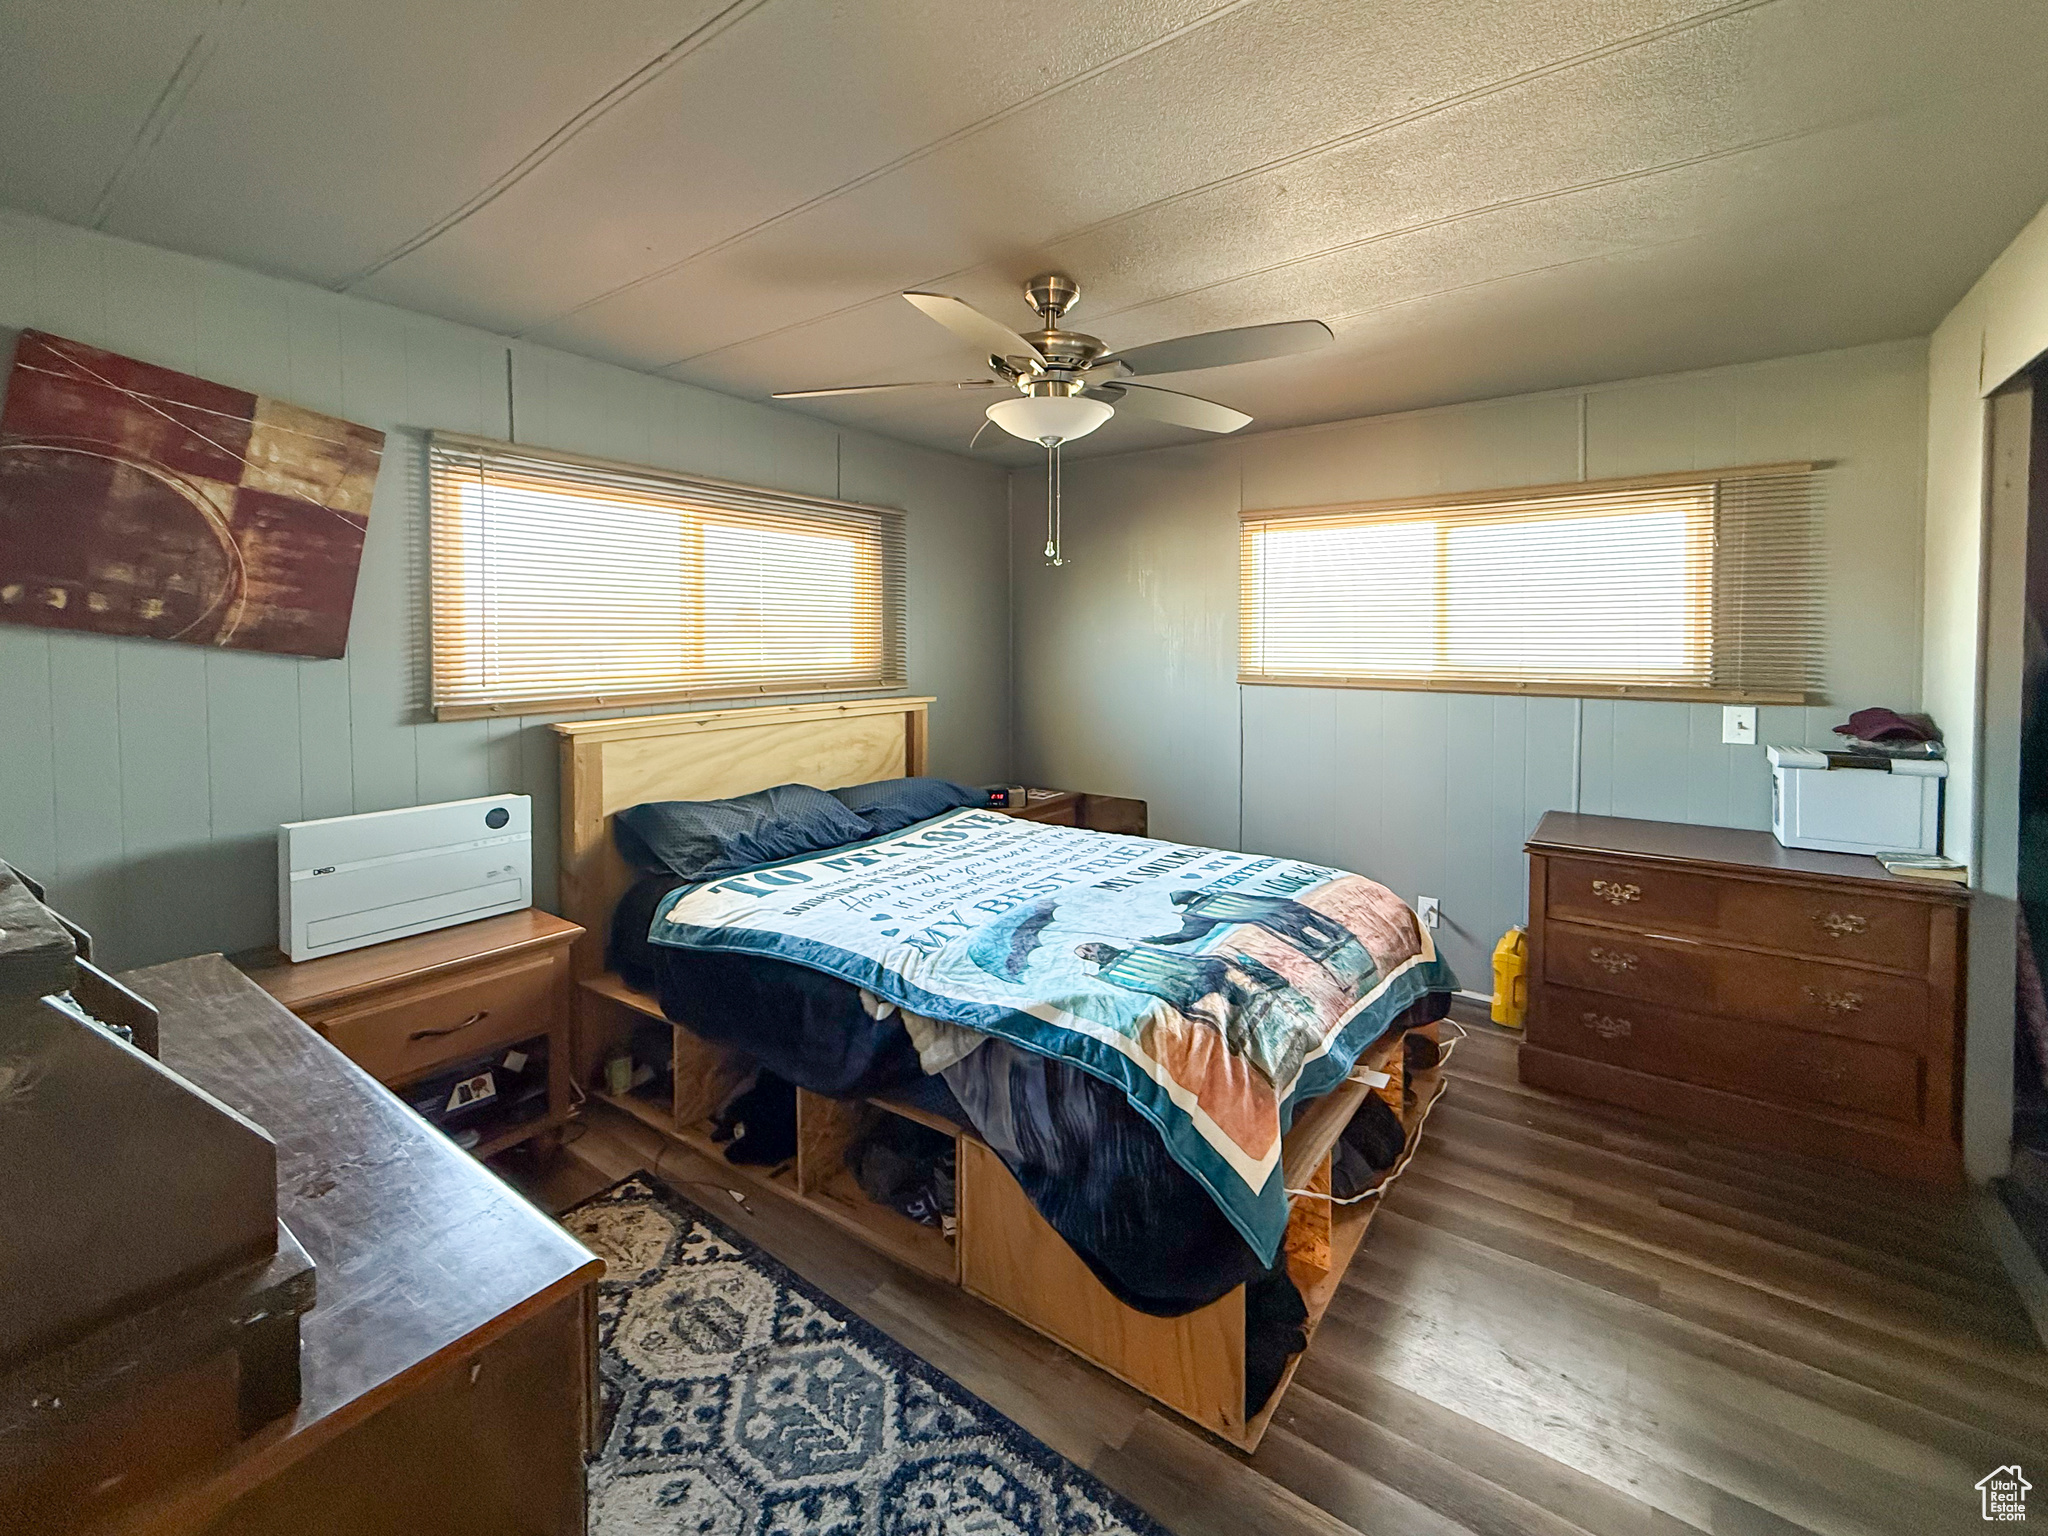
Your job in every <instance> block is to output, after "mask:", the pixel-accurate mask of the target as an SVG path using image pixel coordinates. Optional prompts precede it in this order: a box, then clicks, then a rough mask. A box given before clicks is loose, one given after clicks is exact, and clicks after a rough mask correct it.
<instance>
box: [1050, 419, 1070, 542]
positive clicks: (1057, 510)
mask: <svg viewBox="0 0 2048 1536" xmlns="http://www.w3.org/2000/svg"><path fill="white" fill-rule="evenodd" d="M1063 446H1065V438H1061V440H1059V442H1055V444H1053V563H1055V565H1065V563H1067V553H1065V537H1067V530H1065V512H1067V506H1065V500H1067V487H1065V479H1067V475H1065V473H1063V471H1065V467H1067V465H1065V463H1061V453H1059V451H1061V449H1063Z"/></svg>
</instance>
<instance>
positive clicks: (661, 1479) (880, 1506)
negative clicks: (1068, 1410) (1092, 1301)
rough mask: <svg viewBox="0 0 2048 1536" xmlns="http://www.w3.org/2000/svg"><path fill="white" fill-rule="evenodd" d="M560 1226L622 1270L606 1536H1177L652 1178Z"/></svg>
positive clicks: (602, 1340)
mask: <svg viewBox="0 0 2048 1536" xmlns="http://www.w3.org/2000/svg"><path fill="white" fill-rule="evenodd" d="M562 1221H563V1224H564V1225H565V1226H567V1227H568V1228H569V1230H570V1231H572V1232H574V1233H575V1234H576V1235H577V1236H578V1237H579V1238H581V1239H582V1240H583V1241H584V1242H585V1243H587V1244H588V1245H589V1246H590V1247H591V1249H592V1250H593V1251H595V1252H596V1253H597V1254H599V1255H600V1256H602V1257H603V1259H604V1261H605V1263H606V1265H607V1267H608V1268H609V1271H610V1273H609V1274H608V1275H607V1277H606V1279H605V1281H604V1283H603V1285H602V1287H601V1289H600V1293H599V1295H600V1301H599V1312H598V1342H599V1345H600V1351H601V1365H600V1371H601V1374H602V1380H603V1389H604V1399H605V1415H606V1422H605V1433H604V1441H603V1449H602V1450H601V1451H600V1452H599V1453H598V1455H597V1456H595V1457H594V1458H593V1459H592V1461H591V1466H590V1521H591V1526H590V1528H591V1530H592V1532H593V1533H594V1536H654V1533H661V1536H668V1533H672V1532H674V1533H681V1532H687V1533H689V1536H1167V1533H1166V1531H1165V1529H1164V1528H1163V1527H1162V1526H1160V1525H1159V1524H1158V1523H1157V1522H1155V1521H1154V1520H1152V1519H1151V1518H1150V1517H1148V1516H1147V1515H1145V1514H1144V1513H1143V1512H1142V1511H1140V1510H1139V1509H1137V1508H1136V1507H1135V1506H1134V1505H1132V1504H1131V1503H1129V1502H1128V1501H1127V1500H1125V1499H1123V1498H1122V1497H1121V1496H1119V1495H1117V1494H1115V1493H1113V1492H1111V1491H1110V1490H1109V1489H1108V1488H1106V1487H1104V1486H1103V1484H1102V1483H1101V1482H1099V1481H1098V1480H1097V1479H1095V1478H1094V1477H1092V1476H1090V1475H1089V1474H1088V1473H1086V1472H1084V1471H1082V1470H1081V1469H1080V1468H1079V1467H1077V1466H1075V1465H1074V1464H1073V1463H1072V1462H1070V1461H1068V1460H1066V1459H1065V1458H1064V1457H1062V1456H1060V1455H1058V1454H1057V1453H1055V1452H1054V1451H1052V1450H1051V1449H1050V1448H1048V1447H1047V1446H1046V1445H1044V1444H1043V1443H1042V1442H1040V1441H1039V1440H1037V1439H1034V1438H1033V1437H1032V1436H1030V1435H1028V1434H1026V1433H1025V1432H1024V1431H1023V1430H1022V1429H1019V1428H1018V1427H1017V1426H1016V1425H1015V1424H1013V1423H1012V1422H1011V1421H1010V1420H1009V1419H1007V1418H1005V1417H1003V1415H1001V1414H1000V1413H997V1412H996V1411H995V1410H994V1409H993V1408H991V1407H989V1406H988V1404H986V1403H984V1402H982V1401H981V1400H980V1399H979V1398H977V1397H975V1396H973V1395H972V1394H971V1393H969V1392H968V1391H966V1389H964V1388H963V1387H961V1386H960V1384H959V1383H958V1382H955V1381H953V1380H952V1379H951V1378H949V1377H947V1376H944V1375H941V1374H940V1373H939V1372H938V1371H937V1370H934V1369H933V1368H932V1367H931V1366H930V1365H928V1364H926V1363H925V1362H924V1361H923V1360H920V1359H918V1358H917V1357H916V1356H915V1355H913V1354H911V1353H910V1352H909V1351H908V1350H906V1349H904V1348H903V1346H901V1345H900V1344H897V1343H895V1342H894V1341H893V1340H891V1339H889V1338H887V1337H885V1336H884V1335H883V1334H881V1333H880V1332H878V1331H877V1330H876V1329H875V1328H873V1327H872V1326H870V1325H869V1324H868V1323H866V1322H864V1321H863V1320H862V1319H860V1318H858V1317H855V1316H853V1315H852V1314H851V1313H849V1312H847V1311H846V1310H845V1309H844V1308H843V1307H841V1306H840V1305H839V1304H838V1303H837V1302H835V1301H833V1300H832V1299H831V1298H830V1297H828V1296H826V1295H824V1294H823V1293H822V1292H820V1291H818V1290H817V1289H816V1288H814V1287H813V1286H811V1285H809V1284H807V1283H806V1282H805V1281H803V1280H802V1279H799V1278H798V1277H797V1276H796V1275H794V1274H792V1273H790V1271H789V1270H787V1269H785V1268H783V1267H782V1265H780V1264H778V1263H777V1262H776V1261H775V1260H773V1259H771V1258H770V1257H768V1255H767V1254H765V1253H763V1252H762V1251H761V1250H760V1249H759V1248H757V1247H755V1246H754V1245H753V1244H752V1243H750V1242H748V1241H747V1240H746V1239H744V1238H741V1237H739V1236H737V1235H735V1234H734V1233H732V1232H731V1231H729V1230H727V1229H726V1228H725V1227H723V1226H721V1225H720V1224H719V1223H718V1222H716V1221H714V1220H713V1219H712V1218H710V1217H709V1216H706V1215H705V1214H704V1213H703V1212H701V1211H699V1210H698V1209H697V1208H696V1207H695V1206H693V1205H691V1204H690V1203H689V1202H688V1201H686V1200H684V1199H682V1198H681V1197H680V1196H678V1195H675V1194H674V1193H672V1192H671V1191H669V1190H668V1189H667V1188H666V1187H664V1186H662V1185H660V1184H658V1183H656V1182H655V1180H654V1179H653V1178H651V1177H650V1176H648V1175H647V1174H644V1173H638V1174H634V1175H632V1176H630V1177H629V1178H626V1179H624V1180H622V1181H621V1182H620V1183H618V1184H615V1185H614V1186H612V1188H610V1189H608V1190H606V1191H604V1192H603V1193H602V1194H598V1195H594V1196H592V1197H591V1198H590V1199H588V1200H586V1201H584V1202H583V1203H582V1204H581V1205H578V1206H576V1207H575V1208H574V1209H573V1210H571V1211H569V1212H568V1213H567V1214H566V1215H565V1216H563V1218H562Z"/></svg>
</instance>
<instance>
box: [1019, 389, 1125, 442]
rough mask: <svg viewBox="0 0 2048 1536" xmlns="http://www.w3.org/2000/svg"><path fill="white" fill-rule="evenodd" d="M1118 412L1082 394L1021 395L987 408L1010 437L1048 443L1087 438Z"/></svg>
mask: <svg viewBox="0 0 2048 1536" xmlns="http://www.w3.org/2000/svg"><path fill="white" fill-rule="evenodd" d="M1115 414H1116V412H1115V410H1114V409H1113V408H1111V407H1110V406H1109V405H1107V404H1105V403H1104V402H1103V401H1100V400H1089V399H1086V398H1084V397H1082V396H1080V395H1020V396H1018V397H1017V398H1016V399H1015V400H998V401H997V402H996V403H995V404H994V405H992V406H990V407H989V408H988V419H989V420H990V421H992V422H994V423H995V424H996V425H997V426H999V427H1001V428H1002V429H1003V430H1004V431H1005V432H1007V433H1009V434H1010V436H1012V437H1021V438H1023V439H1024V441H1025V442H1027V443H1040V444H1043V445H1046V446H1050V445H1051V444H1053V443H1071V442H1072V441H1073V440H1074V439H1075V438H1077V437H1086V436H1087V435H1088V434H1089V433H1090V432H1093V431H1094V430H1095V429H1096V428H1097V427H1099V426H1101V425H1102V424H1103V423H1104V422H1105V421H1107V420H1109V418H1110V417H1112V416H1114V415H1115Z"/></svg>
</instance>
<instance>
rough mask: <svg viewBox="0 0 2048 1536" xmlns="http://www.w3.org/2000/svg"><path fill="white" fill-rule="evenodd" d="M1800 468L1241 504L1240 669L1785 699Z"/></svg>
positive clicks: (1343, 680)
mask: <svg viewBox="0 0 2048 1536" xmlns="http://www.w3.org/2000/svg"><path fill="white" fill-rule="evenodd" d="M1816 478H1817V477H1816V476H1815V474H1814V473H1813V467H1812V466H1811V465H1807V464H1792V465H1782V464H1781V465H1766V466H1761V467H1757V468H1751V469H1738V470H1722V471H1717V472H1715V473H1712V474H1704V475H1683V476H1681V475H1665V476H1656V477H1652V478H1647V479H1641V480H1625V481H1622V480H1616V481H1603V482H1597V483H1584V484H1578V485H1565V486H1547V487H1541V488H1537V489H1533V490H1526V491H1489V492H1482V493H1477V494H1471V495H1461V496H1449V497H1440V498H1432V499H1428V500H1415V501H1402V502H1378V503H1372V504H1369V505H1358V506H1348V507H1317V508H1310V509H1300V510H1293V511H1281V512H1247V513H1246V514H1244V520H1243V550H1242V558H1243V564H1242V577H1241V586H1240V607H1241V613H1240V631H1239V633H1240V646H1241V656H1240V681H1242V682H1247V683H1300V684H1309V685H1322V686H1331V685H1356V686H1364V687H1377V688H1435V689H1444V690H1450V691H1459V692H1475V693H1488V692H1526V693H1563V694H1604V693H1612V694H1623V693H1625V694H1631V695H1637V696H1645V697H1683V698H1697V699H1712V698H1742V699H1754V700H1761V701H1797V700H1803V699H1804V698H1805V697H1806V695H1807V694H1808V693H1809V692H1811V691H1814V690H1817V689H1818V688H1819V687H1820V684H1821V679H1820V675H1819V669H1820V641H1821V634H1820V603H1819V587H1820V574H1821V573H1820V566H1819V558H1818V543H1817V540H1816V538H1815V535H1814V526H1813V525H1814V512H1815V496H1816Z"/></svg>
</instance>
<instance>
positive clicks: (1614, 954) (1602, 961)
mask: <svg viewBox="0 0 2048 1536" xmlns="http://www.w3.org/2000/svg"><path fill="white" fill-rule="evenodd" d="M1586 958H1587V959H1588V960H1590V961H1592V962H1593V963H1594V964H1595V965H1597V966H1599V967H1600V969H1601V970H1603V971H1605V972H1606V973H1607V974H1608V975H1610V976H1619V975H1620V974H1621V973H1622V972H1623V971H1632V970H1634V969H1635V968H1636V957H1635V956H1634V955H1632V954H1630V953H1629V952H1628V951H1627V950H1623V949H1602V948H1601V947H1600V946H1599V945H1598V944H1595V945H1594V946H1593V947H1592V948H1591V949H1589V950H1587V951H1586Z"/></svg>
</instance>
